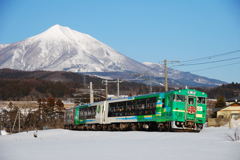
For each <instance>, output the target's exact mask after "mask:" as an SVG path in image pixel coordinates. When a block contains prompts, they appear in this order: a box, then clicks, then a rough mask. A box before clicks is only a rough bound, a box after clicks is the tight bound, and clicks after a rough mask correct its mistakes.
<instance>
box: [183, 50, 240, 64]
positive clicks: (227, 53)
mask: <svg viewBox="0 0 240 160" xmlns="http://www.w3.org/2000/svg"><path fill="white" fill-rule="evenodd" d="M238 52H240V50H239V49H238V50H233V51H229V52H224V53H220V54H214V55H211V56H206V57H200V58H194V59H190V60H185V61H181V62H190V61H199V60H203V59H212V58H215V57H219V56H226V55H230V54H234V53H238Z"/></svg>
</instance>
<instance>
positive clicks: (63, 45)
mask: <svg viewBox="0 0 240 160" xmlns="http://www.w3.org/2000/svg"><path fill="white" fill-rule="evenodd" d="M0 68H11V69H18V70H25V71H34V70H49V71H63V70H64V71H72V72H94V73H96V75H101V76H102V75H104V74H105V73H107V74H108V76H110V77H111V76H112V77H116V76H119V74H116V73H120V72H121V75H122V77H123V78H124V79H128V78H134V76H135V75H136V74H132V73H138V74H144V75H147V76H153V77H155V79H156V81H160V82H161V81H162V77H163V66H162V65H160V64H154V63H149V62H148V63H140V62H137V61H135V60H133V59H131V58H129V57H126V56H124V55H122V54H120V53H118V52H117V51H115V50H113V49H112V48H111V47H109V46H107V45H106V44H104V43H102V42H100V41H98V40H96V39H95V38H93V37H91V36H90V35H88V34H84V33H81V32H78V31H74V30H72V29H70V28H68V27H64V26H60V25H54V26H52V27H51V28H49V29H48V30H46V31H44V32H42V33H40V34H38V35H36V36H33V37H30V38H28V39H26V40H23V41H20V42H16V43H12V44H0ZM124 72H126V73H127V74H122V73H124ZM129 73H131V74H129ZM120 78H121V76H120ZM169 78H170V82H171V79H172V83H173V84H174V83H176V85H186V83H187V84H191V85H196V84H197V85H205V84H206V85H212V86H214V85H219V84H222V83H224V82H222V81H218V80H213V79H209V78H206V77H201V76H197V75H193V74H191V73H188V72H181V71H177V70H173V69H169Z"/></svg>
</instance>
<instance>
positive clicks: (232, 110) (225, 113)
mask: <svg viewBox="0 0 240 160" xmlns="http://www.w3.org/2000/svg"><path fill="white" fill-rule="evenodd" d="M217 118H218V119H223V120H227V121H228V124H229V127H239V126H240V104H239V103H237V102H235V103H232V104H230V105H229V106H227V107H226V108H224V109H221V110H220V111H218V112H217Z"/></svg>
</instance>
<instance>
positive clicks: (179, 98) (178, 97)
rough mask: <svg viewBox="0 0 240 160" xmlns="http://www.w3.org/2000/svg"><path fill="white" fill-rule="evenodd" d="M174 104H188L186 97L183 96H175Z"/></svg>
mask: <svg viewBox="0 0 240 160" xmlns="http://www.w3.org/2000/svg"><path fill="white" fill-rule="evenodd" d="M174 102H186V96H185V95H181V94H175V96H174Z"/></svg>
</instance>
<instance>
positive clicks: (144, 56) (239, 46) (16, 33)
mask: <svg viewBox="0 0 240 160" xmlns="http://www.w3.org/2000/svg"><path fill="white" fill-rule="evenodd" d="M0 19H1V21H0V43H1V44H3V43H12V42H16V41H21V40H24V39H26V38H27V37H30V36H33V35H36V34H38V33H40V32H42V31H44V30H46V29H47V28H49V27H50V26H52V25H54V24H60V25H64V26H68V27H70V28H72V29H75V30H77V31H80V32H83V33H88V34H90V35H92V36H93V37H95V38H97V39H98V40H100V41H102V42H104V43H106V44H107V45H109V46H111V47H112V48H114V49H115V50H117V51H119V52H120V53H122V54H124V55H126V56H129V57H131V58H133V59H135V60H137V61H140V62H145V61H147V62H156V63H159V62H161V61H163V60H164V59H168V60H179V61H181V62H182V61H186V60H189V59H195V58H201V57H207V56H211V55H216V54H221V53H225V52H229V51H233V50H240V1H239V0H211V1H209V0H200V1H197V0H162V1H161V0H121V1H116V0H115V1H114V0H0ZM239 56H240V52H236V53H233V54H227V55H225V56H224V55H223V56H220V57H218V56H216V57H214V58H211V59H207V58H205V59H203V60H201V61H199V60H197V61H192V62H191V63H198V62H207V61H217V60H226V59H230V58H234V60H227V61H221V62H218V63H213V64H203V65H191V66H175V67H174V68H175V69H179V70H182V71H192V73H195V74H199V75H202V76H207V77H210V78H215V79H220V80H224V81H227V82H240V71H239V70H240V59H239V58H235V57H239ZM189 63H190V62H189ZM217 66H221V67H217Z"/></svg>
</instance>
